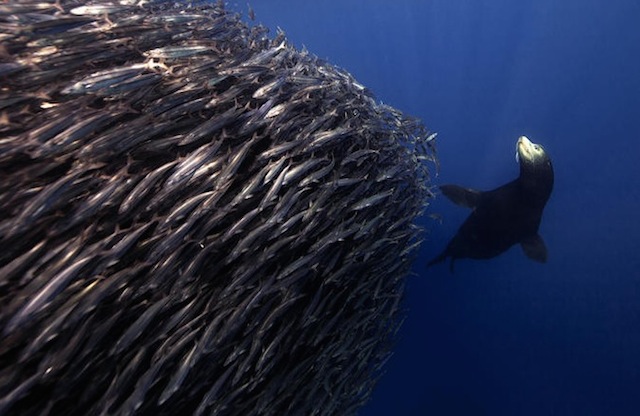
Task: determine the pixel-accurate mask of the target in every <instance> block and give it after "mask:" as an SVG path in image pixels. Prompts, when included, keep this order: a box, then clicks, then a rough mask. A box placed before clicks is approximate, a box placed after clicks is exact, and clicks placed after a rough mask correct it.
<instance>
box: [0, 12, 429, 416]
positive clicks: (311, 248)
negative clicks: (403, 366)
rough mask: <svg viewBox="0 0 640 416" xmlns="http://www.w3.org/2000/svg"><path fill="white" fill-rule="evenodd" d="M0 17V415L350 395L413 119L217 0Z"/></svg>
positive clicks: (408, 220) (314, 402)
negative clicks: (196, 3)
mask: <svg viewBox="0 0 640 416" xmlns="http://www.w3.org/2000/svg"><path fill="white" fill-rule="evenodd" d="M0 38H1V39H2V48H1V51H0V52H1V53H0V116H1V117H0V332H1V334H0V414H3V415H4V414H20V415H33V414H65V415H87V414H92V415H99V414H110V415H116V414H127V415H129V414H153V415H176V414H215V415H285V414H287V415H333V414H336V415H348V414H354V413H355V412H356V411H357V409H358V408H359V407H360V406H361V405H362V404H363V403H364V402H365V401H366V400H367V399H368V397H369V395H370V393H371V390H372V388H373V386H374V385H375V382H376V380H377V379H378V377H379V376H380V373H381V369H382V366H383V365H384V363H385V361H386V360H387V358H388V357H389V354H390V349H391V346H392V342H393V339H394V334H395V333H396V331H397V329H398V326H399V321H400V319H401V316H402V311H401V303H400V302H401V299H402V295H403V290H404V289H403V288H404V281H405V278H406V276H407V274H408V271H409V268H410V264H411V259H412V256H413V255H414V253H415V250H416V247H417V246H418V245H419V243H420V238H421V233H422V231H421V229H420V228H419V227H417V226H416V225H415V223H414V220H415V218H416V217H417V216H419V215H420V214H421V213H422V212H423V210H424V209H425V207H426V206H427V204H428V200H429V198H430V197H431V195H432V194H431V192H430V184H429V180H430V176H429V170H430V169H431V168H432V167H434V166H435V161H436V158H435V153H434V148H433V141H432V138H433V135H429V134H428V132H427V131H426V129H425V128H424V126H423V125H422V124H421V123H420V122H419V121H417V120H415V119H412V118H410V117H407V116H405V115H403V114H402V113H400V112H399V111H397V110H395V109H393V108H390V107H388V106H385V105H382V104H380V103H377V102H376V101H375V99H374V98H373V97H372V95H371V94H370V93H369V92H368V91H367V90H366V89H365V88H364V87H363V86H362V85H360V84H359V83H358V82H357V81H356V80H355V79H353V78H352V77H351V76H350V75H349V74H348V73H346V72H345V71H343V70H340V69H337V68H336V67H334V66H332V65H330V64H328V63H326V62H324V61H321V60H319V59H318V58H316V57H314V56H313V55H311V54H309V53H307V52H305V51H299V50H296V49H295V48H293V47H291V46H290V45H289V44H288V43H287V42H286V39H285V37H284V35H283V34H282V33H278V34H277V35H276V36H275V37H274V38H270V37H268V36H267V34H266V30H265V29H264V28H262V27H260V26H254V27H249V26H248V25H246V24H245V23H243V22H242V21H241V20H240V18H239V17H238V16H237V15H236V14H233V13H230V12H228V11H226V10H225V9H224V8H223V7H222V6H221V5H220V4H216V5H204V4H201V5H197V6H190V7H186V6H180V7H177V6H176V5H174V3H172V2H166V3H165V2H153V1H150V2H138V3H136V2H133V1H130V2H126V1H122V2H111V3H89V4H87V3H86V2H72V1H60V2H56V3H53V2H50V3H48V2H44V1H37V2H31V1H23V2H10V3H3V4H1V5H0Z"/></svg>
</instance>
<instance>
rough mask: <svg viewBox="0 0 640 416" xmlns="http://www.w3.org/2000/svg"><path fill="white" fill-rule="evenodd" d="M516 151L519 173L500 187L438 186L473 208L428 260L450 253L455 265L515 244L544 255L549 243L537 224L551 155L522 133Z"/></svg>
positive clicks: (549, 184)
mask: <svg viewBox="0 0 640 416" xmlns="http://www.w3.org/2000/svg"><path fill="white" fill-rule="evenodd" d="M516 156H517V159H518V161H519V163H520V175H519V177H518V178H517V179H515V180H513V181H511V182H509V183H507V184H505V185H503V186H501V187H499V188H496V189H493V190H491V191H486V192H481V191H476V190H473V189H468V188H463V187H460V186H457V185H443V186H441V187H440V190H441V191H442V193H443V195H445V196H446V197H447V198H449V199H450V200H451V201H453V202H454V203H456V204H457V205H461V206H464V207H467V208H471V209H472V210H473V211H472V212H471V214H470V215H469V217H467V219H466V220H465V221H464V223H463V224H462V225H461V226H460V228H459V229H458V232H457V233H456V235H455V236H454V237H453V238H452V239H451V241H450V242H449V244H448V245H447V247H446V248H445V250H444V251H443V252H442V253H441V254H440V255H438V256H436V257H435V258H434V259H433V260H431V261H430V262H429V263H428V265H429V266H431V265H433V264H436V263H439V262H441V261H444V260H445V259H446V258H448V257H450V258H451V263H450V268H451V270H453V263H454V261H455V260H456V259H459V258H471V259H489V258H492V257H495V256H498V255H499V254H502V253H503V252H505V251H506V250H507V249H509V248H510V247H511V246H513V245H515V244H520V245H521V246H522V248H523V250H524V252H525V254H526V255H527V256H528V257H529V258H531V259H532V260H535V261H538V262H545V261H546V259H547V249H546V246H545V244H544V242H543V240H542V238H541V237H540V236H539V235H538V227H539V226H540V221H541V219H542V212H543V210H544V207H545V205H546V203H547V201H548V200H549V197H550V195H551V191H552V189H553V167H552V165H551V159H550V158H549V156H548V155H547V153H546V152H545V150H544V148H542V146H540V145H538V144H535V143H532V142H531V141H530V140H529V139H527V138H526V137H525V136H521V137H520V138H519V139H518V142H517V149H516Z"/></svg>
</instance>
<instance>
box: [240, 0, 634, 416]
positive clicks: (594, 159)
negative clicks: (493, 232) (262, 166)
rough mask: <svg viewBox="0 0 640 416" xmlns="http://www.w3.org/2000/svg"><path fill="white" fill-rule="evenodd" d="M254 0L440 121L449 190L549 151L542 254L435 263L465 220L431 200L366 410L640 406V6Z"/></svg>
mask: <svg viewBox="0 0 640 416" xmlns="http://www.w3.org/2000/svg"><path fill="white" fill-rule="evenodd" d="M251 6H252V7H253V9H254V10H255V12H256V15H257V20H258V21H260V22H263V23H264V24H266V25H267V26H268V27H270V28H272V29H274V30H275V28H276V27H281V28H283V29H284V30H285V32H286V33H287V36H288V38H289V39H290V41H292V42H293V43H294V44H295V45H296V46H298V47H302V46H305V47H307V48H308V49H309V50H310V51H311V52H313V53H315V54H316V55H318V56H319V57H321V58H326V59H328V60H329V61H330V62H332V63H334V64H336V65H338V66H340V67H343V68H345V69H347V70H348V71H349V72H351V73H352V74H353V75H354V76H355V77H356V78H357V79H358V80H359V81H360V82H362V83H363V84H365V85H366V86H367V87H369V88H370V89H371V90H372V91H373V92H374V93H375V94H376V96H377V98H378V99H379V100H381V101H383V102H385V103H388V104H391V105H393V106H394V107H397V108H399V109H401V110H403V111H404V112H407V113H409V114H412V115H415V116H418V117H420V118H421V119H422V120H423V121H424V122H425V124H426V125H427V126H428V127H429V128H431V129H433V130H435V131H438V132H439V135H438V150H439V157H440V161H441V171H440V175H439V176H438V177H437V178H435V179H434V181H435V182H436V183H457V184H461V185H464V186H469V187H475V188H478V189H490V188H494V187H496V186H499V185H502V184H503V183H505V182H507V181H509V180H511V179H513V178H514V177H515V176H516V175H517V172H518V167H517V164H516V162H515V160H514V154H515V141H516V139H517V137H518V136H519V135H522V134H525V135H527V136H529V138H530V139H532V140H533V141H534V142H538V143H541V144H543V145H544V146H545V147H546V148H547V150H548V152H549V153H550V154H551V156H552V159H553V162H554V167H555V172H556V182H555V189H554V193H553V195H552V197H551V200H550V202H549V204H548V205H547V209H546V211H545V215H544V217H543V223H542V226H541V229H540V234H541V235H542V236H543V238H544V240H545V241H546V244H547V247H548V249H549V262H548V263H547V264H545V265H540V264H537V263H534V262H532V261H530V260H528V259H527V258H526V257H525V256H524V254H523V253H522V252H521V250H520V248H518V247H514V248H512V249H511V250H510V251H508V252H507V253H506V254H504V255H502V256H500V257H498V258H496V259H493V260H490V261H471V260H461V261H458V262H457V264H456V273H455V275H450V274H449V271H448V268H447V266H446V265H438V266H437V267H434V268H432V269H425V267H424V263H425V261H426V259H428V258H430V257H432V256H433V255H435V254H437V253H438V252H439V251H440V250H441V249H442V248H443V247H444V245H445V244H446V242H447V241H448V239H449V238H450V237H451V236H452V235H453V234H454V233H455V231H456V229H457V227H458V226H459V225H460V223H461V222H462V221H463V220H464V218H465V217H466V215H467V214H468V212H467V211H465V210H464V209H463V208H460V207H456V206H454V205H453V204H451V203H450V202H448V201H446V200H445V199H444V198H439V199H438V200H437V201H436V202H435V203H434V204H433V205H432V206H431V207H430V210H431V211H432V212H439V213H441V214H442V216H443V218H444V219H443V223H442V225H440V224H438V223H436V222H433V221H429V220H426V219H425V220H424V222H425V224H426V225H427V226H428V227H430V229H431V230H432V231H431V234H430V236H429V237H428V241H427V242H426V243H425V244H424V245H423V248H422V251H421V258H420V259H419V261H418V262H417V263H416V265H415V271H416V273H417V274H418V276H416V277H412V278H410V281H409V284H408V287H407V298H406V302H405V307H406V310H407V315H408V318H407V320H406V321H405V324H404V326H403V328H402V330H401V332H400V335H399V340H398V344H397V347H396V349H395V355H394V357H393V358H392V359H391V360H390V361H389V364H388V368H387V370H388V372H387V374H386V375H385V376H384V377H383V378H382V380H381V381H380V383H379V385H378V387H377V388H376V390H375V392H374V394H373V398H372V400H371V401H370V403H369V404H368V405H367V406H366V407H365V408H364V409H363V411H362V412H361V414H362V415H365V416H373V415H491V416H500V415H505V416H512V415H536V416H539V415H580V416H587V415H615V416H625V415H633V416H637V415H640V255H639V247H640V244H639V243H640V238H639V237H638V236H639V235H640V215H639V213H640V187H639V179H640V161H639V160H638V159H639V158H640V1H638V0H628V1H626V0H517V1H516V0H488V1H480V0H423V1H417V0H400V1H388V0H385V1H383V0H367V1H365V0H360V1H356V0H339V1H338V0H335V1H326V2H320V1H299V2H293V1H290V0H286V1H285V0H280V1H266V0H262V1H259V0H256V1H254V2H253V3H252V4H251ZM231 7H232V8H234V9H236V10H242V11H244V12H245V13H246V6H245V5H244V4H243V3H241V4H238V3H233V2H232V3H231ZM318 405H319V406H321V405H322V404H320V403H319V404H318Z"/></svg>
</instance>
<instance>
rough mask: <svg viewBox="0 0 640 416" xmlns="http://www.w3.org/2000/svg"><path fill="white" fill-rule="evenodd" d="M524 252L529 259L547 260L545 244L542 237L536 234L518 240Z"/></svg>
mask: <svg viewBox="0 0 640 416" xmlns="http://www.w3.org/2000/svg"><path fill="white" fill-rule="evenodd" d="M520 245H521V246H522V250H523V251H524V254H526V255H527V257H529V258H530V259H531V260H535V261H537V262H540V263H546V262H547V246H545V244H544V241H542V237H540V236H539V235H538V234H536V235H533V236H531V237H527V238H525V239H524V240H522V242H520Z"/></svg>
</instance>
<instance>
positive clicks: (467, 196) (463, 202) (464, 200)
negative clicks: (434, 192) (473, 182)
mask: <svg viewBox="0 0 640 416" xmlns="http://www.w3.org/2000/svg"><path fill="white" fill-rule="evenodd" d="M440 191H442V194H443V195H444V196H446V197H447V198H449V199H450V200H451V202H453V203H454V204H456V205H460V206H463V207H467V208H475V207H476V206H478V201H480V196H481V195H482V192H480V191H476V190H475V189H469V188H463V187H462V186H458V185H442V186H440Z"/></svg>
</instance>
